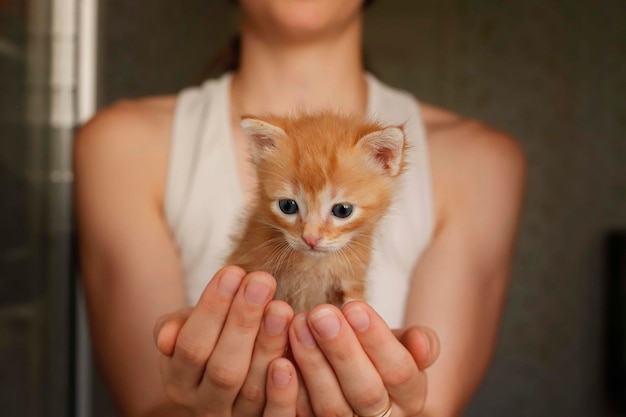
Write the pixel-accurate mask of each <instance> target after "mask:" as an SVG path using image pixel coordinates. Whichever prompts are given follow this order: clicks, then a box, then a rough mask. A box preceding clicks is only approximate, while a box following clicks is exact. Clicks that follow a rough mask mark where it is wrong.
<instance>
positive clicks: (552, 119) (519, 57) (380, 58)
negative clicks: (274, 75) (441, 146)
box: [0, 0, 626, 417]
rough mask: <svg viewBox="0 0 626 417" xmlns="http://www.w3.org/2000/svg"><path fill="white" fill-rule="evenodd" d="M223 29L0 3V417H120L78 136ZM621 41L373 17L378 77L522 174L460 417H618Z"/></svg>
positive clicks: (608, 11) (428, 7) (612, 4)
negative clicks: (519, 208) (85, 297)
mask: <svg viewBox="0 0 626 417" xmlns="http://www.w3.org/2000/svg"><path fill="white" fill-rule="evenodd" d="M236 21H237V17H236V9H235V8H234V7H232V6H231V5H230V2H229V1H227V0H185V1H184V2H181V1H175V0H160V1H158V2H157V1H154V0H99V1H97V0H0V219H1V220H0V410H1V411H0V414H1V415H2V416H7V417H8V416H33V417H39V416H54V417H57V416H72V415H78V416H81V417H82V416H86V417H90V416H93V417H104V416H110V417H114V416H116V413H115V410H114V406H113V405H112V404H111V402H110V399H109V397H108V394H107V392H106V390H105V389H104V388H103V384H102V382H101V380H100V379H99V377H98V372H97V368H96V367H94V366H92V361H91V357H90V353H89V352H90V351H89V345H88V337H87V329H86V327H85V325H84V314H83V311H82V308H81V304H80V300H81V299H80V292H79V291H78V292H77V290H76V273H75V270H74V269H73V268H72V265H73V263H74V259H73V258H74V255H73V254H74V253H75V252H74V250H73V248H72V237H73V228H72V222H71V218H72V213H71V182H72V175H71V164H70V159H69V156H70V148H71V140H72V134H73V130H74V128H75V126H77V125H78V124H80V123H81V122H82V121H84V120H85V119H86V118H88V117H89V115H90V114H91V113H92V112H93V111H94V110H95V109H97V108H99V107H102V106H106V105H108V104H110V103H112V102H114V101H115V100H118V99H121V98H128V97H140V96H144V95H153V94H165V93H167V94H171V93H175V92H177V91H179V90H180V89H181V88H183V87H185V86H188V85H191V84H196V83H198V82H201V80H202V77H203V74H204V73H205V69H206V67H207V64H208V63H209V62H210V61H211V58H212V57H213V56H214V54H215V53H216V52H217V50H218V49H220V48H221V47H222V46H223V45H224V44H225V43H226V42H227V41H228V40H229V39H230V37H231V36H232V34H233V31H234V28H235V27H236ZM625 22H626V5H625V4H624V1H623V0H567V1H559V0H523V1H511V0H378V1H377V2H375V4H374V5H373V6H372V7H371V8H370V9H369V10H368V12H367V15H366V26H365V45H366V53H367V56H368V60H369V63H370V68H371V70H372V71H373V72H374V73H375V74H376V75H378V76H379V77H380V78H381V79H382V80H384V81H385V82H387V83H389V84H391V85H393V86H396V87H400V88H404V89H407V90H409V91H411V92H412V93H413V94H415V96H416V97H417V98H418V99H419V100H421V101H424V102H429V103H432V104H435V105H439V106H442V107H445V108H448V109H450V110H453V111H455V112H458V113H461V114H463V115H466V116H468V117H473V118H478V119H481V120H483V121H485V122H487V123H489V124H491V125H493V126H495V127H497V128H499V129H502V130H505V131H507V132H509V133H511V134H512V135H513V136H515V137H516V138H517V139H518V140H519V142H520V144H521V146H522V147H523V148H524V150H525V152H526V155H527V158H528V163H529V178H528V190H527V197H526V206H525V211H524V216H523V220H522V224H521V235H520V240H519V244H518V247H517V253H516V258H515V265H514V270H513V276H512V280H511V287H510V293H509V296H508V302H507V305H506V311H505V314H504V318H503V321H502V326H501V332H500V339H499V343H498V347H497V351H496V353H495V357H494V360H493V363H492V366H491V368H490V370H489V372H488V375H487V377H486V379H485V382H484V384H483V385H482V387H481V389H480V390H479V392H478V394H477V395H476V397H475V398H474V400H473V401H472V403H471V405H470V407H469V409H468V411H467V413H466V416H470V417H478V416H509V417H517V416H520V417H521V416H550V417H560V416H567V417H578V416H580V417H590V416H596V417H609V416H619V415H626V408H624V403H625V402H626V401H625V400H624V399H625V398H626V345H624V343H625V342H624V341H625V340H626V339H625V335H626V267H625V265H626V260H624V257H625V256H624V255H626V249H625V248H626V246H621V247H620V242H622V243H621V244H622V245H623V242H624V238H620V235H619V230H624V229H626V100H624V96H625V95H626V65H625V62H626V24H625ZM610 235H611V236H613V238H612V240H611V241H612V242H613V244H614V245H613V247H612V249H608V245H607V241H608V240H609V238H608V237H609V236H610ZM609 254H613V258H612V260H608V259H607V258H608V257H609ZM620 256H621V259H622V260H621V261H620V260H619V259H618V258H619V257H620ZM620 262H621V263H620ZM620 265H621V267H620ZM619 268H622V269H621V271H622V272H621V275H620V273H619V270H620V269H619ZM616 271H617V272H616ZM607 374H608V375H609V376H610V378H609V379H607ZM462 377H463V376H462V375H459V378H462ZM609 381H610V383H609Z"/></svg>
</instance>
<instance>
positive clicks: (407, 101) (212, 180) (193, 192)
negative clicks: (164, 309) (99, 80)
mask: <svg viewBox="0 0 626 417" xmlns="http://www.w3.org/2000/svg"><path fill="white" fill-rule="evenodd" d="M231 78H232V77H231V74H229V73H227V74H225V75H223V76H222V77H220V78H218V79H215V80H209V81H206V82H205V83H204V84H203V85H202V86H199V87H191V88H188V89H186V90H183V91H182V92H181V93H180V94H179V96H178V100H177V104H176V109H175V113H174V124H173V131H172V144H171V155H170V160H169V169H168V177H167V188H166V194H165V203H164V204H165V216H166V219H167V222H168V224H169V227H170V230H171V233H172V236H173V238H174V240H175V243H176V245H177V247H178V250H179V252H180V256H181V259H182V266H183V273H184V277H185V283H186V293H187V300H188V302H189V304H191V305H192V304H195V303H196V302H197V300H198V298H199V297H200V294H201V293H202V291H203V289H204V287H205V286H206V285H207V283H208V281H209V280H210V279H211V277H212V276H213V274H214V273H215V272H216V271H217V270H218V269H219V268H221V267H222V266H223V265H224V259H225V257H226V256H227V255H228V253H229V251H230V248H231V244H232V243H231V239H230V237H231V235H232V233H233V232H234V227H235V225H236V223H237V220H238V219H239V217H240V213H241V211H242V208H243V207H244V204H245V202H244V194H243V189H242V184H241V181H240V179H239V177H238V169H237V160H236V156H235V147H234V141H233V138H232V131H231V124H230V123H231V121H230V120H231V119H230V102H229V101H230V98H229V94H230V93H229V92H230V81H231ZM367 85H368V113H369V115H370V116H371V117H372V118H374V119H376V120H379V121H381V122H383V123H393V124H402V123H405V130H406V134H407V138H408V141H409V143H410V145H411V148H410V153H409V166H408V170H407V171H406V172H405V173H404V174H403V175H404V178H403V184H402V187H401V189H400V193H399V195H398V198H397V200H396V202H395V203H394V204H393V205H392V207H391V209H390V211H389V214H388V215H387V216H386V217H385V218H384V219H383V221H382V223H381V224H380V226H379V228H378V233H377V239H376V241H375V244H374V253H373V256H372V264H371V267H370V270H369V273H368V277H367V279H368V286H367V296H366V299H367V301H368V303H370V304H371V305H372V307H373V308H374V309H376V311H377V312H378V313H379V314H380V315H381V316H382V317H383V318H384V319H385V320H386V322H387V324H388V325H389V326H391V327H394V328H395V327H401V326H402V324H403V321H404V312H405V308H406V298H407V294H408V291H409V287H410V280H411V276H412V272H413V270H414V268H415V265H416V264H417V261H418V259H419V258H420V256H421V254H422V252H423V251H424V249H425V247H426V246H427V245H428V243H429V242H430V240H431V237H432V233H433V224H434V216H433V211H434V210H433V195H432V188H431V178H430V169H429V166H428V154H427V147H426V145H427V144H426V135H425V131H424V124H423V121H422V118H421V115H420V111H419V106H418V103H417V101H416V100H415V98H414V97H412V96H411V95H409V94H407V93H405V92H402V91H398V90H395V89H392V88H390V87H388V86H386V85H384V84H382V83H381V82H380V81H378V80H377V79H376V78H374V77H373V76H372V75H370V74H368V75H367Z"/></svg>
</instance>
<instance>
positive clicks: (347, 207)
mask: <svg viewBox="0 0 626 417" xmlns="http://www.w3.org/2000/svg"><path fill="white" fill-rule="evenodd" d="M332 211H333V215H334V216H335V217H339V218H340V219H345V218H346V217H348V216H349V215H351V214H352V205H351V204H335V205H334V206H333V210H332Z"/></svg>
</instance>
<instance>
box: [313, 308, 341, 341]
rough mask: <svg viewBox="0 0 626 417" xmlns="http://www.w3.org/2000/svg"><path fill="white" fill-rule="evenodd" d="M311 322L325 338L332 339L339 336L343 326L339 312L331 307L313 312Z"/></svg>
mask: <svg viewBox="0 0 626 417" xmlns="http://www.w3.org/2000/svg"><path fill="white" fill-rule="evenodd" d="M311 322H312V323H313V327H315V331H317V333H318V334H319V335H320V336H321V337H322V338H323V339H332V338H333V337H335V336H337V334H338V333H339V327H340V326H341V324H340V323H339V319H338V318H337V314H335V312H333V311H332V310H331V309H329V308H323V309H321V310H318V311H316V312H315V313H313V314H311Z"/></svg>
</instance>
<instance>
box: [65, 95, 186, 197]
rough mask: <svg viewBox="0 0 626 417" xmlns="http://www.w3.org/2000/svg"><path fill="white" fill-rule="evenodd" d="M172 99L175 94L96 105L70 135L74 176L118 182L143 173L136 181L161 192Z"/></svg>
mask: <svg viewBox="0 0 626 417" xmlns="http://www.w3.org/2000/svg"><path fill="white" fill-rule="evenodd" d="M175 104H176V97H175V96H161V97H150V98H142V99H133V100H121V101H118V102H116V103H114V104H112V105H110V106H108V107H106V108H104V109H102V110H100V111H99V112H98V113H96V114H95V115H94V116H93V117H92V118H91V119H90V120H89V121H88V122H87V123H85V124H84V125H82V126H81V127H80V128H79V129H78V131H77V133H76V135H75V140H74V168H75V172H76V175H77V176H82V177H83V178H85V177H87V178H94V177H96V178H98V177H110V178H116V179H117V180H118V181H120V182H128V181H130V180H131V179H133V178H139V177H143V178H144V180H143V181H142V182H141V183H142V186H144V187H149V188H150V190H151V193H152V192H155V193H158V194H162V193H163V188H164V183H165V174H166V170H167V163H168V155H169V148H170V141H171V127H172V120H173V113H174V107H175ZM120 185H121V186H122V184H120ZM153 195H154V194H153Z"/></svg>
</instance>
